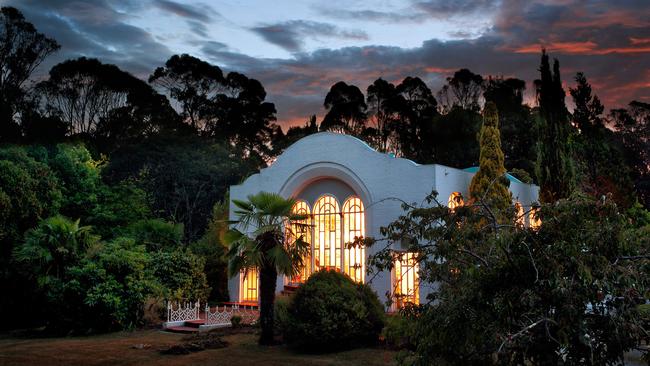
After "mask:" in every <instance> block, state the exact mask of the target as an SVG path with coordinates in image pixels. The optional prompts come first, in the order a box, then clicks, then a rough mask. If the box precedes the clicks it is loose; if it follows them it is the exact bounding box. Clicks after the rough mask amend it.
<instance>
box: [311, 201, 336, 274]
mask: <svg viewBox="0 0 650 366" xmlns="http://www.w3.org/2000/svg"><path fill="white" fill-rule="evenodd" d="M314 227H315V234H314V270H315V271H317V270H319V269H321V268H329V269H337V270H341V213H340V210H339V204H338V202H337V201H336V198H334V197H333V196H330V195H325V196H322V197H321V198H319V199H318V201H316V204H315V205H314Z"/></svg>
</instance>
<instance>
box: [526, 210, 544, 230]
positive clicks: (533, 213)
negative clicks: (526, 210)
mask: <svg viewBox="0 0 650 366" xmlns="http://www.w3.org/2000/svg"><path fill="white" fill-rule="evenodd" d="M529 219H530V228H531V229H533V230H537V229H539V227H540V226H542V219H540V218H539V208H538V207H533V208H531V209H530V217H529Z"/></svg>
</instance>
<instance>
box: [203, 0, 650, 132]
mask: <svg viewBox="0 0 650 366" xmlns="http://www.w3.org/2000/svg"><path fill="white" fill-rule="evenodd" d="M565 3H566V0H562V1H559V0H558V1H557V2H556V3H552V2H545V3H538V2H519V1H517V0H504V1H503V3H502V4H501V7H500V8H499V10H498V11H497V12H496V15H495V16H496V18H495V19H494V26H493V28H492V29H490V30H488V31H487V32H485V33H484V34H483V35H482V36H479V37H476V35H472V36H474V37H473V39H464V38H467V37H466V36H468V34H457V35H456V36H458V37H459V38H463V39H459V40H454V41H446V42H444V41H440V40H436V39H432V40H429V41H426V42H424V43H423V44H422V46H421V47H417V48H411V49H404V48H400V47H385V46H367V47H347V48H342V49H336V50H333V49H322V50H318V51H315V52H311V53H298V54H295V55H294V57H293V58H292V59H288V60H285V59H257V58H255V59H254V58H248V57H242V56H241V55H238V54H235V53H230V52H215V53H211V54H210V55H209V57H210V58H211V60H212V61H213V62H216V63H221V64H225V65H228V67H231V68H239V69H241V70H242V71H243V72H245V73H247V74H248V75H250V76H251V77H255V78H257V79H259V80H261V81H262V82H263V83H264V85H265V87H266V88H267V90H268V92H269V99H270V100H272V101H274V102H275V103H276V104H277V109H278V120H279V121H280V122H281V123H283V124H284V125H295V124H302V123H304V121H305V120H306V119H307V118H308V116H309V115H311V114H314V113H316V114H318V115H320V116H322V115H323V114H324V110H323V107H322V101H323V100H324V97H325V94H326V93H327V91H328V90H329V87H330V86H331V85H332V84H334V83H335V82H337V81H339V80H345V81H347V82H349V83H353V84H355V85H357V86H359V87H360V88H361V89H362V90H365V89H366V87H367V86H368V85H369V84H370V83H372V81H373V80H375V79H376V78H377V77H383V78H384V79H387V80H389V81H392V82H399V81H400V80H402V79H403V78H404V77H405V76H407V75H411V76H419V77H421V78H422V79H423V80H425V81H426V82H427V84H428V85H429V87H430V88H431V89H432V90H433V91H434V92H437V91H438V90H439V89H440V88H441V87H442V85H443V84H444V83H445V78H446V77H447V76H450V75H452V74H453V72H454V71H455V70H458V69H459V68H462V67H466V68H469V69H471V70H472V71H474V72H477V73H480V74H482V75H486V76H487V75H499V76H505V77H518V78H521V79H523V80H525V81H527V85H528V100H532V94H533V91H532V81H533V80H534V79H536V78H538V77H539V75H538V71H537V68H538V66H539V57H540V51H541V49H542V47H546V48H547V49H548V51H549V52H550V53H551V56H552V57H556V58H558V59H559V60H560V63H561V71H562V77H563V81H564V84H565V87H566V88H568V87H569V86H572V85H573V83H574V81H573V77H574V76H575V73H576V72H578V71H582V72H584V73H585V74H586V75H587V77H588V78H589V81H590V82H591V83H592V85H593V86H594V92H595V93H596V94H598V95H599V96H600V97H601V99H602V100H603V101H604V102H605V104H606V106H607V107H609V108H615V107H620V106H624V105H626V104H627V103H629V102H630V101H631V100H634V99H639V100H645V101H647V102H650V70H649V69H648V67H647V65H650V24H648V20H647V19H650V14H648V12H649V11H648V10H646V9H647V7H643V6H640V5H639V4H633V3H632V2H629V3H626V4H625V6H623V5H621V6H611V5H610V4H608V3H607V2H604V1H603V2H593V3H589V4H587V5H585V4H583V3H576V4H565ZM485 6H491V3H484V7H485ZM463 9H464V11H465V12H468V11H471V9H473V8H471V7H466V8H463ZM567 101H568V102H569V103H570V97H567ZM314 108H317V109H314Z"/></svg>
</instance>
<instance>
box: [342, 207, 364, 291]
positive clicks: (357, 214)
mask: <svg viewBox="0 0 650 366" xmlns="http://www.w3.org/2000/svg"><path fill="white" fill-rule="evenodd" d="M364 227H365V223H364V215H363V203H362V202H361V200H360V199H359V198H357V197H351V198H349V199H348V200H347V201H345V204H343V244H344V247H343V248H344V249H343V253H344V255H343V260H344V261H345V263H344V264H343V268H344V269H345V273H346V274H347V275H348V276H350V278H352V279H353V280H355V281H357V282H363V280H364V275H365V273H364V272H365V271H364V262H365V249H364V248H363V247H358V246H357V247H354V248H348V244H349V243H353V242H354V238H355V237H363V236H364V235H365V233H364Z"/></svg>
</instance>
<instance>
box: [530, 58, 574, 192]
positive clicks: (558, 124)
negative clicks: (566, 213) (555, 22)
mask: <svg viewBox="0 0 650 366" xmlns="http://www.w3.org/2000/svg"><path fill="white" fill-rule="evenodd" d="M539 71H540V73H541V80H540V81H539V82H538V85H539V89H538V93H539V94H538V98H539V112H540V117H541V118H540V126H539V127H540V129H539V131H540V138H539V143H538V156H537V169H536V170H537V179H538V181H539V185H540V194H539V198H540V201H542V202H554V201H557V200H558V199H561V198H566V197H568V196H569V195H570V194H571V192H572V191H573V188H574V185H575V172H574V166H573V161H572V160H571V146H570V143H569V136H570V134H571V124H570V121H569V112H568V111H567V109H566V105H565V104H564V97H565V93H564V89H563V88H562V80H561V78H560V63H559V62H558V61H557V60H555V62H554V63H553V73H551V69H550V64H549V61H548V55H547V54H546V51H545V50H542V61H541V65H540V68H539Z"/></svg>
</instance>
